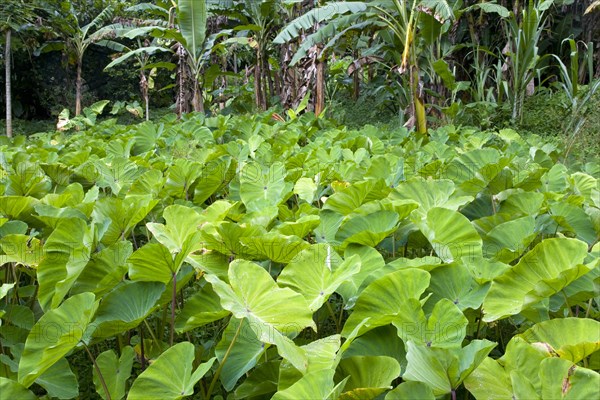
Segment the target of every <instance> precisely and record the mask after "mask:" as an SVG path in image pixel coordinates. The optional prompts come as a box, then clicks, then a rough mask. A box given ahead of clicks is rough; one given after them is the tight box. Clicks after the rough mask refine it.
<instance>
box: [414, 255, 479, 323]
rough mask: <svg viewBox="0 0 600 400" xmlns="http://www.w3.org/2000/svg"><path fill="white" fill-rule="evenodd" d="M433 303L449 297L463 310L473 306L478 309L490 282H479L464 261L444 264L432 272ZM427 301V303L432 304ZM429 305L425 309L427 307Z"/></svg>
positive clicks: (430, 287)
mask: <svg viewBox="0 0 600 400" xmlns="http://www.w3.org/2000/svg"><path fill="white" fill-rule="evenodd" d="M430 274H431V283H430V286H429V290H430V291H431V293H432V295H431V299H430V302H431V304H435V303H436V302H437V301H439V300H440V299H449V300H451V301H452V302H453V303H454V304H456V305H457V306H458V308H459V309H460V310H461V311H464V310H466V309H467V308H471V309H473V310H476V309H478V308H479V307H480V306H481V304H482V303H483V299H484V298H485V295H486V293H487V292H488V290H489V288H490V283H485V284H479V283H477V281H476V280H475V279H474V278H473V276H472V275H471V273H470V272H469V269H468V268H467V267H466V266H464V265H463V264H462V263H455V264H450V265H444V266H441V267H439V268H435V269H434V270H432V271H431V272H430ZM430 302H427V304H430ZM427 308H428V307H427V305H426V307H425V309H427Z"/></svg>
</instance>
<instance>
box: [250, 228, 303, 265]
mask: <svg viewBox="0 0 600 400" xmlns="http://www.w3.org/2000/svg"><path fill="white" fill-rule="evenodd" d="M240 241H241V242H242V243H243V244H244V245H245V246H246V247H247V248H248V249H249V250H250V252H252V253H257V254H260V255H262V256H263V257H266V258H268V259H269V260H272V261H275V262H277V263H289V262H291V261H292V260H293V259H294V258H295V257H296V255H297V254H298V253H300V252H301V251H302V250H304V249H306V248H308V247H309V246H310V245H309V244H308V243H306V242H305V241H304V240H302V239H301V238H299V237H298V236H285V235H282V234H280V233H278V232H269V233H266V234H264V235H262V236H252V237H243V238H241V240H240Z"/></svg>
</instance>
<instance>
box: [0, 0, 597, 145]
mask: <svg viewBox="0 0 600 400" xmlns="http://www.w3.org/2000/svg"><path fill="white" fill-rule="evenodd" d="M405 3H406V2H395V1H387V2H386V1H383V2H327V1H275V0H274V1H234V0H231V1H229V0H218V1H217V0H215V1H207V2H206V5H205V7H206V11H207V17H206V20H205V21H200V22H201V25H202V26H201V27H200V28H198V27H196V28H198V29H196V32H194V33H193V36H194V37H193V38H192V37H191V36H190V35H192V33H191V32H189V31H188V32H186V30H185V28H186V24H187V23H189V22H191V21H188V20H186V19H182V18H181V17H180V10H179V9H178V8H177V7H176V4H175V3H171V2H169V1H157V2H151V3H143V2H137V1H112V2H111V1H99V0H95V1H91V0H90V1H58V0H56V1H41V2H36V1H15V0H10V1H7V2H5V4H4V5H3V6H2V10H1V12H2V15H0V17H1V19H0V21H1V24H2V25H1V26H2V32H3V36H4V38H5V40H4V43H6V38H9V37H11V42H10V46H11V49H12V54H13V55H12V57H13V58H12V67H13V68H12V71H11V72H10V73H9V74H8V75H6V74H5V75H4V80H3V81H2V84H3V86H5V85H6V77H7V76H8V77H10V79H9V80H10V81H11V83H12V88H13V89H12V92H13V93H14V96H13V99H12V113H13V114H14V116H15V117H16V118H18V119H25V120H44V119H53V120H55V119H56V118H57V116H58V114H59V113H60V112H61V111H62V110H63V109H65V108H68V109H70V110H71V112H72V114H73V111H74V112H75V113H76V114H77V113H78V110H77V107H78V106H77V104H80V105H79V108H81V104H83V106H89V105H91V104H93V103H95V102H97V101H99V100H111V101H112V102H113V104H112V105H111V106H112V107H114V106H115V105H116V108H113V109H114V111H115V112H117V111H118V110H122V111H123V112H125V110H126V108H127V107H129V109H130V111H131V112H132V113H133V114H134V115H138V116H140V117H142V116H143V114H150V117H151V116H152V114H151V112H147V111H146V104H145V103H146V102H147V103H148V111H149V110H150V109H154V108H163V109H165V108H166V109H170V110H172V111H175V112H178V113H181V112H188V111H191V110H205V111H206V112H208V113H213V114H214V113H224V114H228V113H232V112H238V113H239V112H241V113H244V112H251V111H253V110H265V109H267V108H269V107H278V108H279V109H290V108H292V109H293V108H296V107H298V105H299V104H300V102H301V101H302V99H303V98H304V97H305V96H306V95H307V93H309V92H310V93H311V94H312V95H311V96H310V97H309V99H308V100H309V102H308V104H307V110H311V111H316V112H317V113H320V112H321V111H323V110H324V109H326V112H327V114H328V115H329V116H333V117H336V118H337V119H339V120H340V122H342V123H345V124H349V125H351V126H356V125H359V124H361V123H362V124H364V123H365V122H371V123H377V122H384V121H385V122H389V121H393V122H394V123H398V124H400V125H402V124H405V123H407V124H408V126H415V124H417V122H418V121H419V120H418V119H417V117H419V115H421V113H422V112H424V114H425V116H424V118H421V119H422V120H425V119H427V120H429V121H430V123H432V124H434V125H436V124H437V125H439V124H443V123H447V122H453V123H458V124H467V125H474V126H478V127H483V128H488V127H492V126H506V125H509V124H511V123H513V124H515V123H516V124H518V126H519V127H522V128H524V129H525V130H529V131H532V132H535V133H541V134H558V133H559V132H563V131H565V130H570V126H569V124H570V123H571V124H575V126H577V124H578V122H577V121H574V120H572V119H571V118H570V117H571V116H573V115H574V114H585V113H584V112H583V111H584V110H583V109H584V108H586V107H587V106H588V105H590V104H592V103H593V104H594V105H598V103H597V97H594V96H592V95H590V96H589V99H587V101H585V102H582V101H577V100H578V99H584V98H585V94H586V89H584V90H583V91H578V90H577V85H586V84H588V83H589V82H590V79H591V78H592V77H593V76H595V77H598V75H599V74H600V62H599V57H600V52H599V51H594V49H598V46H599V35H600V27H599V22H598V20H599V18H598V14H597V11H594V10H595V7H597V6H598V5H597V4H595V3H597V2H593V1H573V0H556V1H547V2H546V1H542V2H539V4H535V2H534V3H531V2H528V1H518V0H517V1H506V0H503V1H500V2H494V1H479V0H472V1H420V2H408V3H411V4H408V3H406V4H405ZM190 4H191V3H190ZM184 12H185V10H184ZM180 28H183V29H180ZM10 33H12V35H11V36H9V34H10ZM186 34H187V37H186V36H185V35H186ZM189 39H194V40H196V42H188V40H189ZM198 40H199V42H198ZM407 43H408V44H409V45H408V46H406V44H407ZM5 48H6V45H5ZM3 54H4V58H5V59H6V55H7V53H6V52H3ZM107 66H108V68H107ZM78 71H79V72H80V73H79V72H78ZM7 73H8V72H7ZM78 84H79V90H78V89H77V88H78ZM78 93H79V95H78ZM590 94H591V93H590ZM78 97H79V101H78V100H77V98H78ZM0 101H2V102H3V103H4V104H3V106H5V98H3V99H2V100H0ZM575 103H577V104H575ZM415 106H416V107H415ZM592 108H596V107H592ZM134 109H135V110H136V111H133V110H134ZM524 110H526V112H524ZM107 111H110V110H107ZM160 112H161V111H159V113H160ZM591 122H592V123H598V122H599V121H598V120H597V119H594V120H593V121H591ZM419 123H421V124H422V122H419ZM584 125H585V123H584ZM23 129H27V128H23ZM30 129H32V128H30ZM584 129H585V128H584ZM588 131H590V133H591V131H593V130H592V129H589V126H588ZM586 137H587V136H586Z"/></svg>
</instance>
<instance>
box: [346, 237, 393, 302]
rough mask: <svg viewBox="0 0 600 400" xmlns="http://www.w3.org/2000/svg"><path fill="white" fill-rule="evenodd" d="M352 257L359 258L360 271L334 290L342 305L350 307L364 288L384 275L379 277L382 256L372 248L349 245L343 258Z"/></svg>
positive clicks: (382, 265)
mask: <svg viewBox="0 0 600 400" xmlns="http://www.w3.org/2000/svg"><path fill="white" fill-rule="evenodd" d="M354 255H357V256H358V257H360V271H359V272H357V273H356V274H354V275H352V276H351V277H350V279H349V280H348V281H346V282H343V283H342V284H341V285H340V286H339V288H338V289H337V290H336V292H337V293H339V294H340V295H341V296H342V297H343V298H344V303H345V304H346V305H347V306H351V305H353V304H354V302H355V301H356V296H358V295H359V294H360V293H361V292H362V291H363V290H364V288H365V287H367V286H368V285H369V284H370V283H371V282H373V281H374V280H376V279H379V278H381V277H382V276H383V275H385V274H381V275H379V272H380V271H382V270H383V268H384V266H385V261H384V259H383V256H382V255H381V254H380V253H379V252H378V251H377V250H375V249H374V248H372V247H369V246H361V245H357V244H351V245H350V246H348V247H346V249H345V250H344V258H346V259H348V258H350V257H352V256H354Z"/></svg>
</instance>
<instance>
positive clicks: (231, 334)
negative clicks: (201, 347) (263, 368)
mask: <svg viewBox="0 0 600 400" xmlns="http://www.w3.org/2000/svg"><path fill="white" fill-rule="evenodd" d="M246 323H247V321H245V320H240V319H237V318H231V319H230V320H229V324H227V328H225V331H224V332H223V336H222V337H221V340H220V341H219V343H217V346H216V347H215V355H216V356H217V359H218V360H219V363H221V364H222V363H223V359H224V357H225V354H228V356H227V360H225V364H223V368H222V369H221V376H220V379H221V383H222V384H223V387H224V388H225V390H227V391H231V390H232V389H233V388H234V387H235V385H236V384H237V381H238V379H240V378H241V377H242V376H243V375H244V374H245V373H246V372H248V371H250V370H251V369H252V368H254V366H255V365H256V363H257V362H258V360H259V358H260V356H261V355H262V354H263V353H264V352H265V351H266V350H267V346H265V345H264V344H263V343H262V342H261V341H260V340H259V339H258V337H257V336H256V334H255V333H254V331H253V330H252V329H250V327H248V326H244V324H246ZM240 324H242V326H241V327H240ZM238 329H239V333H237V334H236V332H237V330H238ZM234 339H235V342H234ZM232 343H233V346H232Z"/></svg>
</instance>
